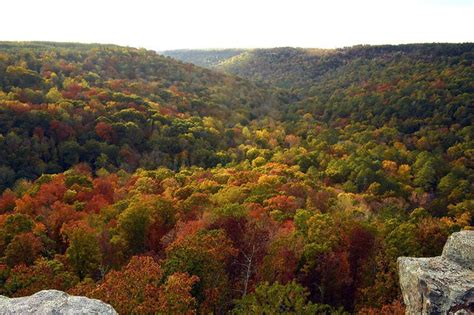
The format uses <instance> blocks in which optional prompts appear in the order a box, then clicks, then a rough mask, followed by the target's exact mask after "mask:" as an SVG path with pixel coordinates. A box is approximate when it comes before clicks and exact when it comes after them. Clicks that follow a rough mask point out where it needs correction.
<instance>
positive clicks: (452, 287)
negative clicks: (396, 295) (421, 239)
mask: <svg viewBox="0 0 474 315" xmlns="http://www.w3.org/2000/svg"><path fill="white" fill-rule="evenodd" d="M398 269H399V274H400V287H401V289H402V293H403V299H404V302H405V304H406V312H407V314H456V315H464V314H474V231H461V232H457V233H453V234H452V235H451V236H450V237H449V239H448V241H447V242H446V244H445V246H444V249H443V253H442V255H441V256H438V257H432V258H411V257H399V258H398Z"/></svg>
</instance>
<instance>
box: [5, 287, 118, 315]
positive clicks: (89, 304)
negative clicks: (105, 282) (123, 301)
mask: <svg viewBox="0 0 474 315" xmlns="http://www.w3.org/2000/svg"><path fill="white" fill-rule="evenodd" d="M0 314H2V315H3V314H5V315H6V314H8V315H13V314H22V315H30V314H41V315H53V314H54V315H59V314H64V315H66V314H67V315H72V314H74V315H76V314H77V315H79V314H105V315H116V314H117V312H116V311H115V310H114V309H113V308H112V306H110V305H109V304H106V303H104V302H102V301H99V300H94V299H89V298H86V297H83V296H72V295H69V294H67V293H64V292H62V291H57V290H43V291H40V292H37V293H35V294H33V295H30V296H25V297H19V298H8V297H5V296H0Z"/></svg>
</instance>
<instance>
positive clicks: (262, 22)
mask: <svg viewBox="0 0 474 315" xmlns="http://www.w3.org/2000/svg"><path fill="white" fill-rule="evenodd" d="M1 11H2V14H1V17H0V40H1V41H27V40H38V41H61V42H82V43H109V44H118V45H123V46H132V47H142V48H147V49H154V50H158V51H160V50H168V49H183V48H195V49H202V48H258V47H261V48H268V47H282V46H294V47H313V48H337V47H346V46H352V45H358V44H373V45H375V44H401V43H422V42H474V0H393V1H392V0H390V1H388V0H325V1H323V0H289V1H282V0H168V1H161V0H80V1H79V0H75V1H71V0H42V1H40V0H2V2H1Z"/></svg>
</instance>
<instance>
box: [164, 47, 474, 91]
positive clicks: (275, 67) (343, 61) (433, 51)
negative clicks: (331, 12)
mask: <svg viewBox="0 0 474 315" xmlns="http://www.w3.org/2000/svg"><path fill="white" fill-rule="evenodd" d="M162 53H163V54H164V55H166V56H169V57H172V58H175V59H178V60H181V61H183V62H189V63H194V64H196V65H199V66H202V67H206V68H209V69H214V70H219V71H223V72H226V73H230V74H235V75H238V76H241V77H243V78H246V79H249V80H252V81H256V82H264V83H269V84H272V85H276V86H279V87H284V88H295V87H297V88H300V87H305V86H307V85H310V84H312V83H314V82H316V81H318V80H319V79H321V78H322V77H323V76H324V75H325V74H328V73H331V72H333V71H336V70H338V69H339V68H340V67H342V66H344V65H348V64H349V65H350V64H352V63H354V62H357V61H358V60H359V59H361V60H370V59H374V58H375V59H379V61H389V60H401V59H403V58H409V59H420V60H424V61H434V60H435V59H438V58H441V59H445V58H454V57H460V56H463V55H465V54H468V55H470V57H469V58H468V59H470V60H471V61H472V54H474V43H461V44H444V43H439V44H438V43H432V44H405V45H379V46H370V45H358V46H353V47H346V48H338V49H317V48H293V47H281V48H265V49H242V50H240V49H223V50H213V49H209V50H192V49H191V50H169V51H164V52H162Z"/></svg>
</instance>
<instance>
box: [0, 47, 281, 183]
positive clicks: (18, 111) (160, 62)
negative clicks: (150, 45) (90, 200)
mask: <svg viewBox="0 0 474 315" xmlns="http://www.w3.org/2000/svg"><path fill="white" fill-rule="evenodd" d="M0 88H1V90H0V102H1V107H0V122H1V124H0V135H1V136H0V151H1V152H2V155H1V156H0V170H1V172H0V173H1V175H0V191H1V190H3V189H5V188H6V187H10V186H12V185H13V184H14V182H15V181H16V180H17V179H21V178H27V179H34V178H36V177H38V176H39V175H41V174H43V173H57V172H61V171H64V170H66V169H67V168H69V167H71V166H73V165H75V164H77V163H79V162H85V163H87V164H89V165H90V166H91V167H93V168H94V169H98V168H106V169H109V170H118V169H124V170H128V171H131V170H134V169H136V168H137V167H145V168H154V167H158V166H162V165H164V166H168V167H170V168H174V169H176V168H178V167H179V166H181V165H198V166H204V167H210V166H215V165H217V164H219V163H226V162H228V161H229V160H230V157H229V154H230V153H229V152H228V150H229V149H230V148H233V147H235V145H234V144H233V141H234V140H233V138H234V137H233V134H232V128H233V127H234V126H235V124H237V123H242V124H248V123H249V121H251V120H253V119H254V118H256V117H262V116H265V117H267V116H268V117H271V116H273V115H274V112H275V109H276V108H278V106H277V105H278V103H279V102H280V100H279V99H278V98H277V97H276V95H272V94H271V93H270V92H268V91H265V90H262V89H258V88H256V87H255V86H253V85H252V84H251V83H249V82H247V81H245V80H242V79H239V78H236V77H230V76H226V75H222V74H217V73H214V72H211V71H209V70H205V69H202V68H198V67H195V66H193V65H190V64H187V65H184V64H181V63H179V62H176V61H174V60H172V59H169V58H165V57H162V56H160V55H157V54H156V53H154V52H151V51H145V50H137V49H129V48H122V47H116V46H97V45H76V44H54V43H22V44H11V43H0Z"/></svg>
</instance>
